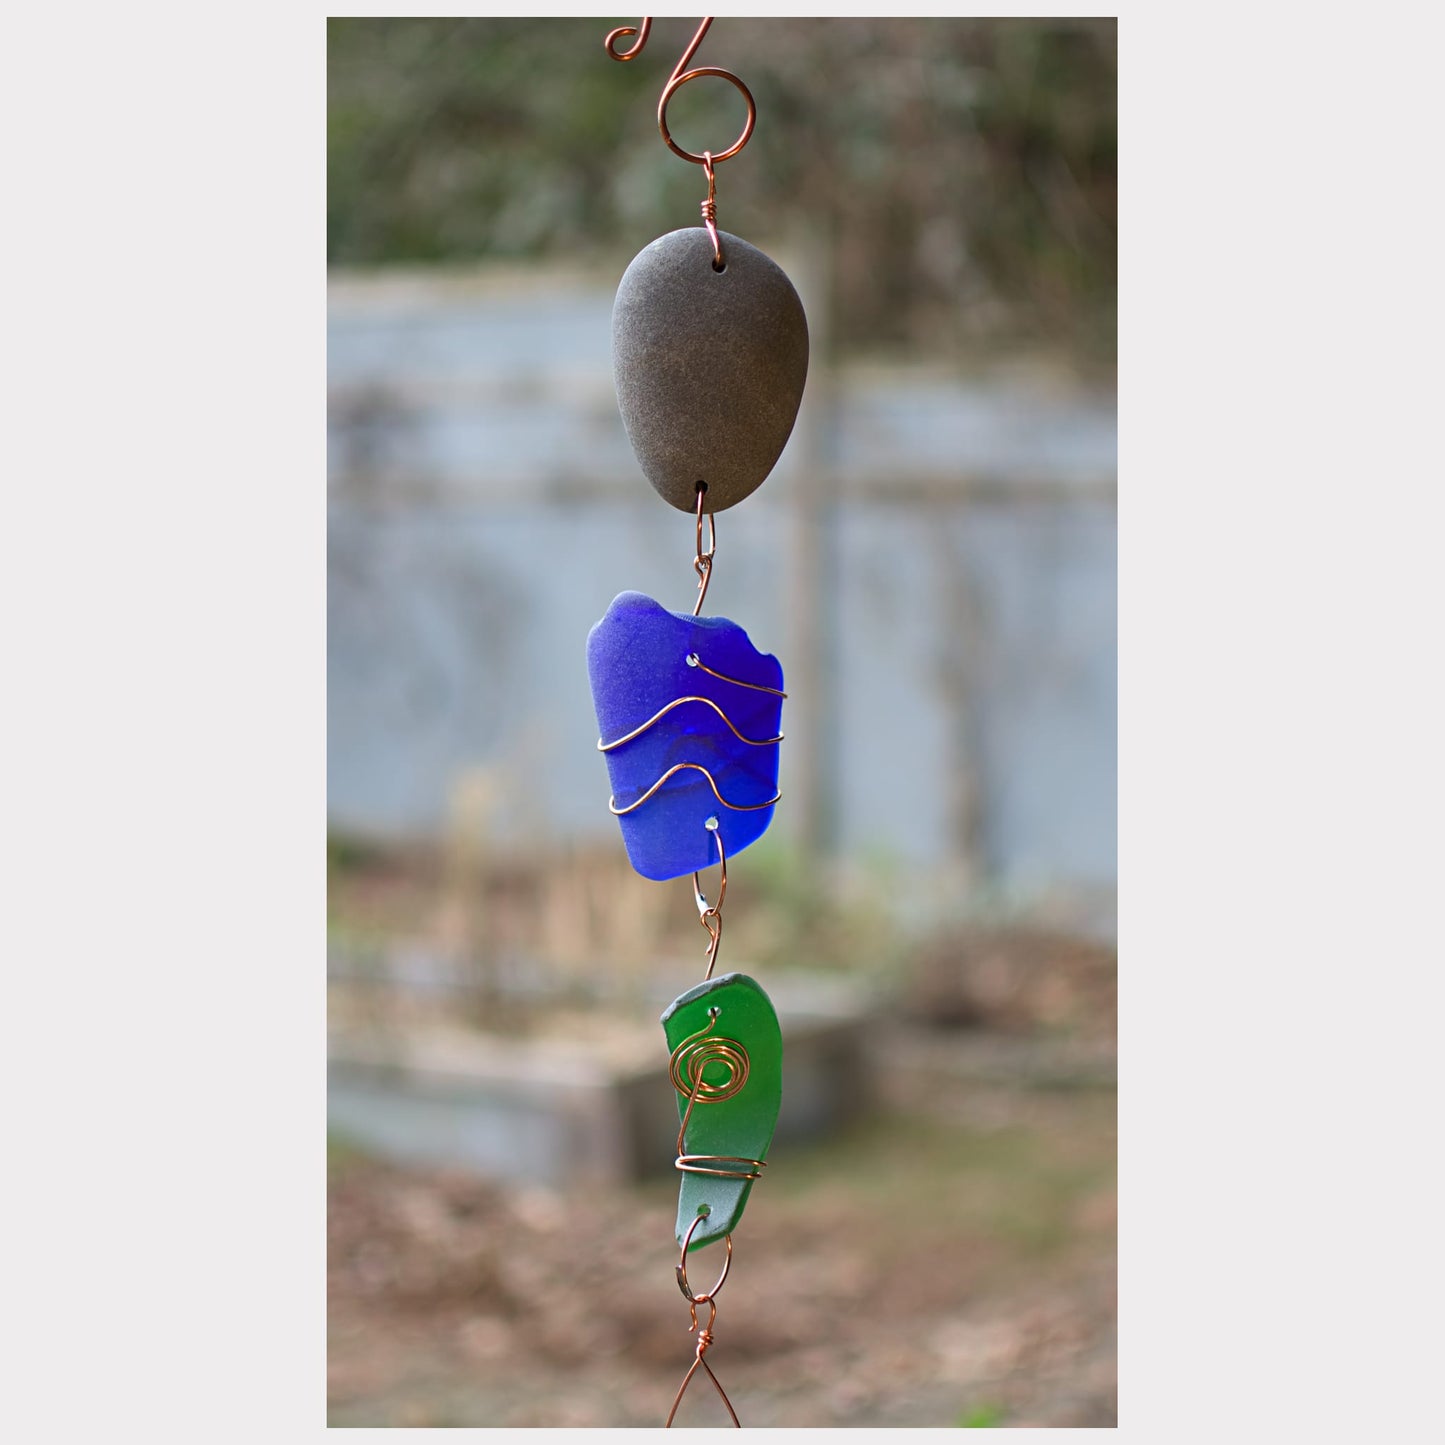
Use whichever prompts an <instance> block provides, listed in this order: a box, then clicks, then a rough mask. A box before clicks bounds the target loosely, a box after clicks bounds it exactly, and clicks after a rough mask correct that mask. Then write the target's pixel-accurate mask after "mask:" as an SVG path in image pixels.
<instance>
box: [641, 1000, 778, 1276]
mask: <svg viewBox="0 0 1445 1445" xmlns="http://www.w3.org/2000/svg"><path fill="white" fill-rule="evenodd" d="M714 1011H716V1012H715V1014H714ZM662 1026H663V1029H664V1031H665V1032H666V1035H667V1046H668V1049H669V1050H670V1051H671V1052H672V1053H673V1054H676V1052H677V1050H678V1048H679V1046H680V1045H682V1044H684V1043H686V1042H687V1041H688V1040H689V1039H690V1038H692V1043H691V1045H690V1046H689V1053H688V1054H687V1055H685V1056H684V1058H683V1060H682V1061H681V1066H680V1076H681V1078H682V1080H683V1082H684V1088H683V1090H682V1091H680V1092H679V1093H678V1095H677V1113H678V1119H679V1121H681V1120H682V1118H683V1117H684V1116H685V1115H686V1113H687V1104H688V1092H687V1090H688V1088H689V1087H690V1081H692V1080H695V1079H696V1077H697V1075H696V1073H690V1072H688V1069H689V1061H690V1058H691V1057H696V1060H697V1063H696V1068H697V1069H700V1071H701V1075H702V1087H701V1088H700V1090H699V1092H698V1099H697V1102H696V1104H695V1105H694V1106H693V1110H692V1115H691V1117H690V1118H689V1119H688V1123H687V1136H686V1139H685V1141H684V1148H683V1151H682V1152H683V1153H686V1154H689V1155H719V1156H732V1157H736V1158H739V1159H745V1160H758V1161H763V1160H765V1159H766V1158H767V1153H768V1146H769V1145H770V1144H771V1143H772V1139H773V1130H774V1129H775V1128H776V1126H777V1122H778V1108H779V1105H780V1104H781V1103H782V1097H783V1036H782V1031H781V1029H779V1027H778V1016H777V1014H776V1012H774V1009H773V1005H772V1002H771V1001H770V1000H769V998H768V996H767V994H765V993H764V992H763V990H762V989H761V988H760V987H759V986H758V984H757V983H756V982H755V981H754V980H753V979H751V978H749V977H748V976H747V975H746V974H742V973H725V974H723V975H722V976H721V977H719V978H714V979H709V980H708V981H707V982H705V983H700V984H698V985H697V987H696V988H690V989H688V991H687V992H686V993H684V994H681V995H679V996H678V997H677V998H675V999H674V1000H673V1001H672V1003H671V1004H670V1005H668V1008H667V1011H666V1012H665V1013H664V1014H663V1015H662ZM693 1036H697V1037H695V1038H693ZM740 1053H741V1054H745V1055H746V1064H747V1076H746V1079H745V1081H744V1082H743V1084H742V1086H741V1088H738V1089H737V1090H736V1091H735V1092H733V1093H732V1094H731V1096H730V1097H717V1098H711V1099H710V1098H709V1097H708V1095H709V1093H713V1092H726V1091H727V1089H728V1087H729V1085H730V1084H731V1083H732V1082H733V1081H735V1080H736V1078H737V1077H738V1074H739V1054H740ZM699 1162H700V1163H702V1164H704V1165H705V1167H708V1168H717V1169H723V1170H727V1171H729V1172H730V1173H731V1174H732V1175H733V1177H726V1178H725V1177H720V1176H718V1175H715V1174H699V1173H690V1172H684V1173H683V1175H682V1187H681V1189H680V1190H679V1191H678V1200H677V1242H678V1243H679V1244H681V1243H682V1241H683V1239H684V1238H685V1237H686V1235H687V1231H688V1229H689V1228H691V1226H692V1224H693V1221H694V1220H695V1219H696V1218H697V1217H698V1215H699V1214H705V1216H706V1217H705V1218H704V1220H703V1222H702V1223H701V1224H699V1225H698V1226H697V1229H696V1231H695V1232H694V1234H693V1236H692V1243H691V1245H690V1246H689V1249H694V1250H695V1249H700V1248H701V1247H702V1246H703V1245H705V1244H710V1243H711V1242H712V1241H713V1240H716V1239H721V1238H722V1237H723V1236H724V1235H725V1234H729V1233H731V1231H732V1230H733V1229H735V1228H736V1227H737V1222H738V1220H739V1219H740V1218H742V1213H743V1208H744V1206H745V1205H746V1204H747V1202H748V1194H749V1193H750V1192H751V1190H752V1187H753V1181H752V1180H751V1179H747V1178H743V1177H741V1175H742V1174H743V1173H745V1172H747V1171H748V1169H749V1166H748V1165H747V1164H740V1165H730V1164H726V1163H716V1164H714V1163H709V1162H708V1161H706V1160H703V1161H699Z"/></svg>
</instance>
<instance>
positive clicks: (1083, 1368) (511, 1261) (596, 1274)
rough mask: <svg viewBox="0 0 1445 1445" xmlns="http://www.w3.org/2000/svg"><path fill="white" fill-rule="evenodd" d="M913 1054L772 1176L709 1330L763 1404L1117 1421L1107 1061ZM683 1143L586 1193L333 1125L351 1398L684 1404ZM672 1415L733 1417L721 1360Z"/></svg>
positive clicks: (577, 1411) (570, 1409)
mask: <svg viewBox="0 0 1445 1445" xmlns="http://www.w3.org/2000/svg"><path fill="white" fill-rule="evenodd" d="M921 1038H922V1036H920V1039H921ZM940 1038H941V1039H942V1040H943V1042H940ZM951 1039H956V1040H957V1041H958V1042H957V1044H956V1045H955V1044H954V1043H952V1042H949V1040H951ZM955 1046H956V1047H958V1048H966V1047H967V1046H968V1045H967V1036H966V1035H962V1034H958V1035H944V1036H939V1035H932V1036H930V1038H929V1040H927V1048H928V1049H932V1050H933V1051H934V1052H935V1053H937V1051H938V1050H939V1049H943V1050H945V1051H947V1050H949V1049H951V1048H954V1047H955ZM900 1047H901V1048H902V1051H903V1053H904V1054H905V1055H908V1056H910V1057H911V1056H914V1054H910V1052H909V1046H908V1043H907V1040H906V1038H905V1039H904V1040H903V1041H902V1044H901V1045H900ZM925 1052H926V1050H925V1049H923V1047H922V1043H921V1044H920V1049H919V1050H918V1051H915V1053H916V1056H917V1057H920V1058H921V1057H923V1054H924V1053H925ZM1035 1072H1037V1071H1035ZM891 1078H892V1082H891V1084H890V1085H889V1086H888V1087H887V1088H885V1089H883V1090H881V1091H880V1102H879V1104H878V1106H877V1108H876V1109H875V1110H874V1111H873V1112H872V1113H871V1114H870V1116H869V1117H868V1118H867V1119H866V1120H864V1121H861V1122H860V1123H859V1124H858V1125H857V1126H856V1127H854V1128H852V1129H851V1130H850V1131H849V1132H847V1133H846V1134H844V1135H842V1136H835V1137H833V1138H830V1139H827V1140H820V1141H816V1142H813V1143H810V1144H807V1145H800V1144H790V1145H788V1146H786V1147H785V1146H783V1145H782V1144H779V1145H777V1146H775V1148H774V1150H773V1152H772V1153H771V1154H770V1156H769V1167H768V1172H767V1175H766V1176H765V1178H764V1179H763V1180H762V1181H760V1183H759V1184H758V1186H757V1187H756V1188H755V1189H754V1191H753V1195H752V1198H751V1200H750V1202H749V1205H748V1210H747V1214H746V1215H745V1217H744V1219H743V1220H742V1222H741V1225H740V1227H739V1229H738V1230H737V1232H736V1233H735V1236H734V1243H735V1254H734V1259H733V1267H732V1272H731V1275H730V1277H729V1279H728V1281H727V1283H726V1285H725V1287H724V1288H723V1290H722V1291H721V1293H720V1294H719V1296H718V1314H717V1321H716V1324H715V1326H714V1331H713V1333H714V1337H715V1343H714V1345H713V1346H712V1348H711V1349H710V1350H709V1352H708V1356H707V1359H708V1363H709V1364H710V1365H711V1366H712V1367H713V1369H714V1370H715V1371H716V1372H717V1375H718V1377H719V1379H720V1380H721V1381H722V1384H723V1385H724V1387H725V1388H726V1389H727V1391H728V1394H729V1396H730V1398H731V1400H732V1403H733V1406H734V1408H735V1409H736V1410H737V1412H738V1415H739V1417H740V1419H741V1422H742V1424H743V1425H744V1426H784V1427H799V1426H802V1427H816V1426H958V1425H965V1426H968V1425H972V1426H990V1425H1000V1426H1026V1425H1034V1426H1112V1425H1114V1424H1116V1387H1115V1367H1116V1332H1115V1309H1116V1296H1115V1264H1116V1248H1115V1222H1116V1193H1115V1155H1116V1149H1115V1144H1116V1132H1115V1095H1114V1091H1113V1089H1112V1087H1111V1086H1109V1085H1108V1084H1100V1083H1099V1081H1098V1079H1097V1078H1095V1079H1093V1080H1092V1081H1090V1082H1089V1083H1088V1084H1087V1086H1082V1085H1081V1086H1076V1087H1072V1088H1070V1087H1059V1086H1058V1085H1059V1080H1058V1079H1055V1080H1053V1085H1054V1086H1053V1087H1040V1086H1039V1085H1038V1083H1037V1079H1035V1080H1034V1082H1033V1084H1032V1085H1030V1084H1028V1083H1026V1082H1024V1081H1023V1080H1022V1079H1020V1080H1016V1081H1014V1082H1008V1081H1007V1080H997V1079H996V1080H994V1081H992V1082H988V1081H979V1080H976V1079H973V1080H965V1079H964V1076H963V1075H959V1074H956V1073H955V1074H952V1075H951V1074H949V1072H948V1071H947V1069H944V1070H942V1071H941V1072H940V1071H932V1072H930V1071H929V1070H928V1069H918V1070H915V1071H913V1072H912V1073H910V1072H908V1071H907V1070H904V1071H902V1072H900V1073H895V1074H894V1075H892V1076H891ZM669 1162H670V1161H667V1160H663V1161H660V1164H659V1169H658V1175H657V1179H656V1181H655V1182H654V1181H649V1182H648V1183H646V1184H645V1185H642V1186H638V1187H636V1188H632V1189H618V1190H616V1191H613V1192H601V1193H591V1194H588V1195H587V1196H586V1197H584V1198H568V1197H565V1196H563V1195H559V1194H555V1193H550V1192H547V1191H543V1190H539V1189H520V1190H519V1189H515V1188H510V1189H509V1188H503V1187H501V1186H498V1185H496V1184H492V1183H488V1182H485V1181H479V1180H477V1179H473V1178H467V1177H461V1176H454V1175H448V1174H444V1173H441V1172H437V1171H424V1170H411V1169H407V1170H403V1169H399V1168H396V1167H392V1166H388V1165H383V1164H380V1163H378V1162H375V1161H372V1160H368V1159H365V1158H362V1157H360V1156H358V1155H356V1154H354V1153H352V1152H350V1151H349V1150H347V1149H346V1148H345V1147H344V1146H343V1145H340V1144H338V1145H336V1146H335V1147H334V1148H333V1153H332V1162H331V1190H330V1212H329V1262H328V1274H329V1280H328V1285H329V1310H330V1370H329V1381H328V1396H329V1422H330V1424H332V1425H334V1426H378V1425H381V1426H385V1425H396V1426H403V1425H405V1426H554V1427H573V1428H577V1427H608V1426H634V1425H640V1426H657V1425H661V1424H662V1422H663V1420H664V1419H665V1417H666V1414H667V1411H668V1408H669V1406H670V1405H671V1403H672V1399H673V1396H674V1393H675V1392H676V1389H677V1386H678V1385H679V1383H680V1382H681V1380H682V1377H683V1375H684V1373H685V1372H686V1370H687V1367H688V1365H689V1364H690V1363H691V1362H692V1359H693V1344H694V1337H693V1336H692V1335H691V1334H689V1332H688V1325H689V1323H690V1317H689V1314H688V1309H687V1305H686V1302H685V1301H684V1300H683V1298H682V1296H681V1294H680V1293H679V1291H678V1287H677V1283H676V1278H675V1275H674V1266H675V1265H676V1263H677V1247H676V1245H675V1244H674V1243H673V1241H672V1221H673V1212H674V1209H675V1205H676V1193H677V1185H676V1179H677V1176H676V1174H675V1172H674V1171H673V1170H672V1169H671V1168H669V1167H668V1164H669ZM720 1257H721V1255H720V1248H719V1247H717V1246H713V1247H710V1248H709V1249H707V1250H705V1251H702V1252H701V1253H700V1254H699V1255H697V1256H695V1258H696V1261H697V1263H696V1264H695V1265H693V1266H692V1267H691V1270H690V1273H691V1274H692V1276H693V1279H694V1287H695V1288H701V1287H705V1285H706V1284H707V1283H710V1282H711V1280H712V1278H713V1277H714V1275H715V1272H716V1269H717V1267H718V1263H719V1261H720ZM676 1423H677V1424H678V1425H679V1426H697V1427H713V1426H719V1427H728V1426H729V1423H730V1422H729V1421H728V1418H727V1414H726V1412H725V1411H724V1409H723V1407H722V1403H721V1401H720V1400H719V1399H718V1398H717V1396H716V1393H715V1392H714V1390H713V1388H712V1386H711V1384H710V1383H709V1382H708V1380H707V1379H706V1377H705V1376H704V1375H702V1374H701V1372H699V1375H698V1376H697V1377H695V1378H694V1380H693V1383H692V1385H691V1387H690V1388H689V1390H688V1393H687V1396H686V1398H685V1399H684V1401H683V1404H682V1407H681V1408H680V1410H679V1412H678V1417H677V1421H676Z"/></svg>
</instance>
